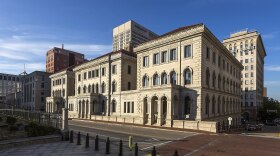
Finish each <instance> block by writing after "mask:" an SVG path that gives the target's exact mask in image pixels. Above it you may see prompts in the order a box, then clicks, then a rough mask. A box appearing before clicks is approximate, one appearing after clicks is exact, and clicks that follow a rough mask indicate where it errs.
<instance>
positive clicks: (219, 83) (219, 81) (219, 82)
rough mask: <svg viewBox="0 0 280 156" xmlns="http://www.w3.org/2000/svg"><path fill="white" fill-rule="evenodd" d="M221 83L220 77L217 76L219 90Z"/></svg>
mask: <svg viewBox="0 0 280 156" xmlns="http://www.w3.org/2000/svg"><path fill="white" fill-rule="evenodd" d="M221 81H222V79H221V75H220V74H219V75H218V88H219V89H221Z"/></svg>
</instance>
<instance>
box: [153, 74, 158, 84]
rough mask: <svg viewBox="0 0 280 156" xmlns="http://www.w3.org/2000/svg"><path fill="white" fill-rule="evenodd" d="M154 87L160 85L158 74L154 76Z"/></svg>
mask: <svg viewBox="0 0 280 156" xmlns="http://www.w3.org/2000/svg"><path fill="white" fill-rule="evenodd" d="M153 85H154V86H157V85H159V76H158V74H154V76H153Z"/></svg>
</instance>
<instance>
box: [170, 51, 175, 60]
mask: <svg viewBox="0 0 280 156" xmlns="http://www.w3.org/2000/svg"><path fill="white" fill-rule="evenodd" d="M174 60H177V51H176V49H171V50H170V61H174Z"/></svg>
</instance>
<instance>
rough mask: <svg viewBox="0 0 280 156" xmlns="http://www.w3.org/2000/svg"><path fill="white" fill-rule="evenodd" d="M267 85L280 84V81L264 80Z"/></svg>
mask: <svg viewBox="0 0 280 156" xmlns="http://www.w3.org/2000/svg"><path fill="white" fill-rule="evenodd" d="M264 85H265V86H273V87H275V86H280V81H264Z"/></svg>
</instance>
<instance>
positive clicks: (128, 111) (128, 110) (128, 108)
mask: <svg viewBox="0 0 280 156" xmlns="http://www.w3.org/2000/svg"><path fill="white" fill-rule="evenodd" d="M127 113H130V102H127Z"/></svg>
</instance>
